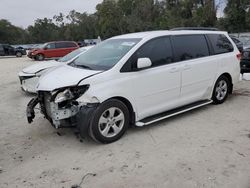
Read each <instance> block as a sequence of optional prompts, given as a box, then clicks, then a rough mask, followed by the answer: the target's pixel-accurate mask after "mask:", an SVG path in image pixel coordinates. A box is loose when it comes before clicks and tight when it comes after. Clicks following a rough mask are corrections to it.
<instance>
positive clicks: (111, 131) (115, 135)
mask: <svg viewBox="0 0 250 188" xmlns="http://www.w3.org/2000/svg"><path fill="white" fill-rule="evenodd" d="M128 126H129V111H128V108H127V106H126V105H125V104H124V103H122V102H121V101H119V100H116V99H110V100H107V101H106V102H104V103H102V104H101V105H100V106H99V107H98V108H97V109H96V111H95V112H94V114H93V117H92V119H91V121H90V125H89V136H90V137H92V138H93V139H94V140H95V141H97V142H101V143H104V144H108V143H112V142H115V141H117V140H119V139H120V138H121V137H122V136H123V135H124V133H125V132H126V130H127V128H128Z"/></svg>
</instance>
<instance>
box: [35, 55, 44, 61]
mask: <svg viewBox="0 0 250 188" xmlns="http://www.w3.org/2000/svg"><path fill="white" fill-rule="evenodd" d="M35 60H38V61H42V60H44V55H43V54H37V55H36V56H35Z"/></svg>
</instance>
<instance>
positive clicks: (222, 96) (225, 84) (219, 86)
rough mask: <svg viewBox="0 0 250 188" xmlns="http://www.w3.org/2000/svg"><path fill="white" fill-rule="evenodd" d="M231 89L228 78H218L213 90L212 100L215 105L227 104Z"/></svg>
mask: <svg viewBox="0 0 250 188" xmlns="http://www.w3.org/2000/svg"><path fill="white" fill-rule="evenodd" d="M230 87H231V83H230V81H229V79H228V78H227V77H226V76H224V75H222V76H220V77H219V78H218V80H217V81H216V83H215V85H214V90H213V97H212V100H213V101H214V104H222V103H223V102H225V100H226V99H227V97H228V94H229V91H230V89H231V88H230Z"/></svg>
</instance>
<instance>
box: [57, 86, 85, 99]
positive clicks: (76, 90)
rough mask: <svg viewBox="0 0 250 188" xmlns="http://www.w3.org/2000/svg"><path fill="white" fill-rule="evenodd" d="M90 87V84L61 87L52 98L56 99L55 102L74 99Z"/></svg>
mask: <svg viewBox="0 0 250 188" xmlns="http://www.w3.org/2000/svg"><path fill="white" fill-rule="evenodd" d="M88 88H89V85H83V86H74V87H69V88H65V89H60V90H58V91H57V92H56V93H55V94H54V95H53V96H52V100H54V102H55V103H61V102H64V101H70V100H74V99H77V98H79V97H80V96H81V95H83V94H84V93H85V92H86V91H87V90H88Z"/></svg>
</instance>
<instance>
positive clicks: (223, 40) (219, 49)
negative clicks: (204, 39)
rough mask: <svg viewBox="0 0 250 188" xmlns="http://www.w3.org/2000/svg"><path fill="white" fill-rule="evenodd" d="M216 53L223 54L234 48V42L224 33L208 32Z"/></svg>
mask: <svg viewBox="0 0 250 188" xmlns="http://www.w3.org/2000/svg"><path fill="white" fill-rule="evenodd" d="M207 36H208V38H209V40H210V41H211V43H212V46H213V49H214V53H215V54H223V53H228V52H232V51H233V50H234V48H233V45H232V43H231V42H230V41H229V40H228V38H227V37H226V36H225V35H223V34H208V35H207Z"/></svg>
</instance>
